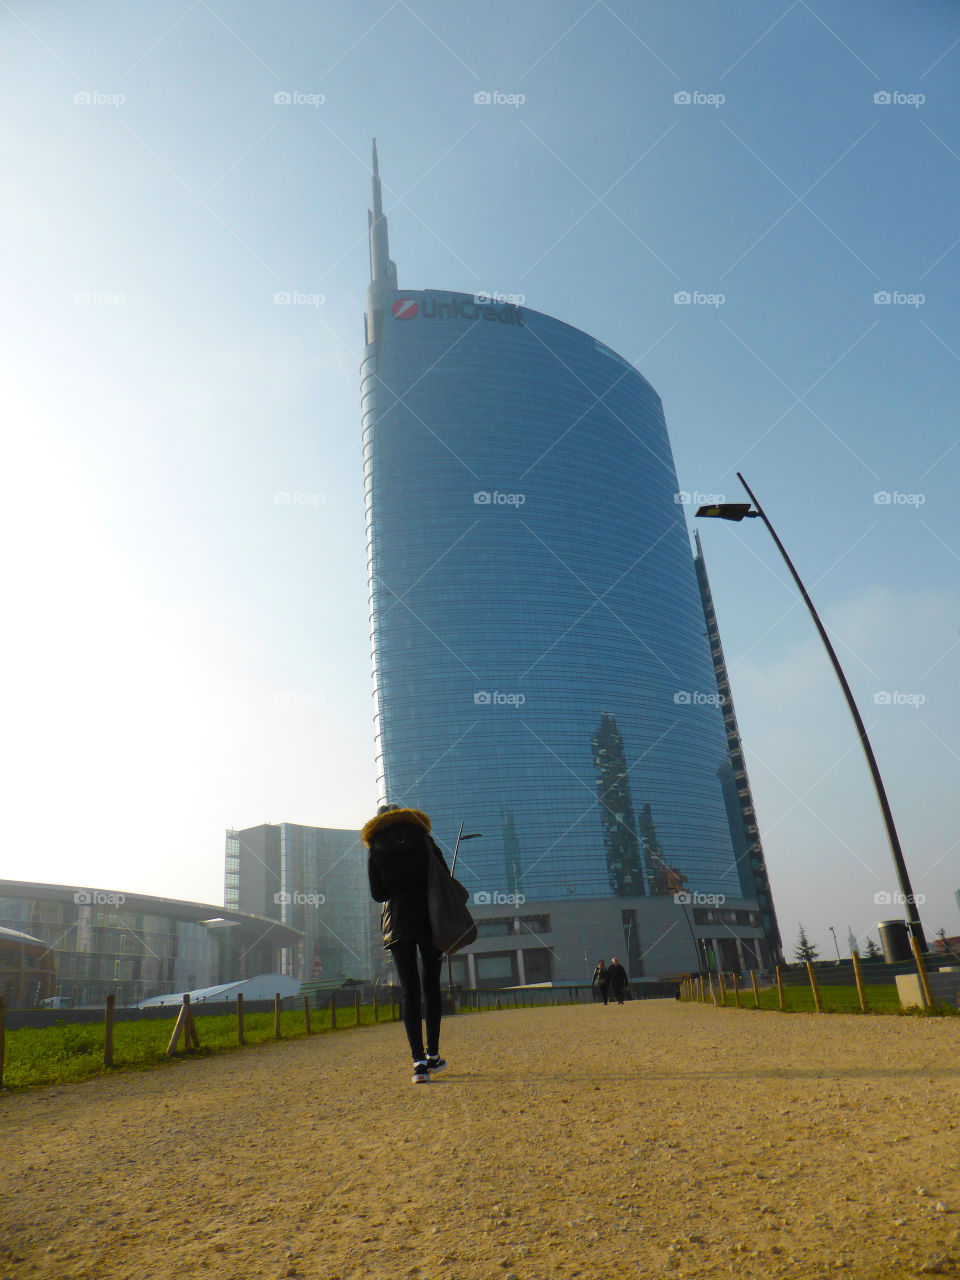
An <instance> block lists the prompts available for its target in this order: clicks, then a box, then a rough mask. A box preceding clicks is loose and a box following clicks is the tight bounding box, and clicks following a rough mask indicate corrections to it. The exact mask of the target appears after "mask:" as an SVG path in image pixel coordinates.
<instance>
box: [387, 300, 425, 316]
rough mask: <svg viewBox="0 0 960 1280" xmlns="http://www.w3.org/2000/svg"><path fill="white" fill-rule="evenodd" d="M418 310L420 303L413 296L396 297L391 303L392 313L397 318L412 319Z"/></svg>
mask: <svg viewBox="0 0 960 1280" xmlns="http://www.w3.org/2000/svg"><path fill="white" fill-rule="evenodd" d="M419 310H420V303H419V302H417V301H416V299H414V298H398V299H397V300H396V302H395V303H394V304H393V314H394V315H395V316H396V317H397V319H398V320H412V319H413V317H414V316H415V315H416V314H417V312H418V311H419Z"/></svg>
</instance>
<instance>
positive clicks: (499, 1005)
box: [496, 991, 502, 1009]
mask: <svg viewBox="0 0 960 1280" xmlns="http://www.w3.org/2000/svg"><path fill="white" fill-rule="evenodd" d="M496 1008H497V1009H500V1008H502V1006H501V1004H500V992H499V991H498V992H497V1003H496Z"/></svg>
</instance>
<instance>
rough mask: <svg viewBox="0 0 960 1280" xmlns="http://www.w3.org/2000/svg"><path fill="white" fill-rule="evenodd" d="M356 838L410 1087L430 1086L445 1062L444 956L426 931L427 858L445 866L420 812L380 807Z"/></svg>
mask: <svg viewBox="0 0 960 1280" xmlns="http://www.w3.org/2000/svg"><path fill="white" fill-rule="evenodd" d="M361 838H362V839H363V842H364V844H365V845H366V846H367V848H368V849H369V850H370V854H369V858H368V861H367V873H368V876H369V880H370V893H371V896H372V897H373V898H374V900H375V901H377V902H382V903H383V909H382V911H381V914H380V927H381V931H382V933H383V945H384V947H385V948H386V949H387V950H388V951H389V952H390V953H391V955H392V956H393V960H394V964H395V965H396V967H397V978H398V980H399V982H400V1004H401V1008H402V1011H403V1025H404V1028H405V1030H406V1033H407V1040H408V1042H409V1044H410V1052H411V1053H412V1054H413V1083H414V1084H429V1082H430V1076H431V1073H434V1074H435V1073H436V1072H438V1071H442V1070H443V1068H444V1067H445V1066H446V1065H447V1064H446V1062H444V1060H443V1058H441V1057H440V1020H441V1015H442V997H441V994H440V973H441V969H442V966H443V952H442V951H441V950H440V948H439V947H438V946H436V945H435V943H434V941H433V935H432V932H431V928H430V910H429V906H428V902H427V879H428V868H429V865H430V859H431V858H439V859H440V861H441V862H443V863H444V866H446V862H445V860H444V857H443V854H442V853H441V852H440V848H439V846H438V845H437V843H436V842H435V841H434V839H433V837H432V836H431V835H430V819H429V818H428V817H427V815H426V814H425V813H421V812H420V810H419V809H401V808H400V807H399V806H397V805H384V806H383V807H382V808H381V809H380V810H379V812H378V813H377V816H376V817H375V818H372V819H371V820H370V821H369V822H368V823H367V825H366V826H365V827H364V828H363V831H362V832H361ZM418 955H419V963H418ZM421 966H422V968H423V985H422V987H421V982H420V968H421ZM423 1014H425V1015H426V1024H427V1039H426V1046H424V1039H423V1025H422V1018H423Z"/></svg>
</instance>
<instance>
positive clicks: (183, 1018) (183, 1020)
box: [167, 996, 190, 1058]
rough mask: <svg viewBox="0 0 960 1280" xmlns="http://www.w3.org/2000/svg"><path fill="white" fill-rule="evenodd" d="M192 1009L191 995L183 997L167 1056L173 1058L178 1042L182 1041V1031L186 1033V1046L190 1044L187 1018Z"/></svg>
mask: <svg viewBox="0 0 960 1280" xmlns="http://www.w3.org/2000/svg"><path fill="white" fill-rule="evenodd" d="M189 1009H190V997H189V996H184V997H183V1004H182V1005H181V1006H180V1012H179V1013H178V1014H177V1021H176V1023H175V1025H174V1028H173V1035H172V1036H171V1037H170V1043H169V1044H168V1045H167V1057H168V1058H172V1057H173V1055H174V1054H175V1053H176V1052H177V1044H178V1043H179V1041H180V1032H181V1031H182V1032H183V1033H184V1037H183V1044H184V1048H186V1047H187V1046H188V1045H189V1044H190V1032H189V1031H188V1030H187V1019H188V1017H189V1016H190V1015H189Z"/></svg>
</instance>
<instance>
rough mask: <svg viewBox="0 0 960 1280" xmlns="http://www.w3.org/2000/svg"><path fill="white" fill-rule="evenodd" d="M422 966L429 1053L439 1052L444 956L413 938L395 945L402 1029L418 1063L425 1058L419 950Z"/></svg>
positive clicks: (393, 949)
mask: <svg viewBox="0 0 960 1280" xmlns="http://www.w3.org/2000/svg"><path fill="white" fill-rule="evenodd" d="M418 947H419V951H420V956H421V958H422V963H423V1003H424V1005H425V1006H426V1017H427V1053H430V1054H436V1053H439V1052H440V1015H441V1012H442V1008H441V1002H440V1000H441V997H440V971H441V969H442V967H443V952H442V951H441V950H440V949H439V947H435V946H434V945H433V943H432V942H421V943H419V944H418V943H417V942H415V941H414V940H413V939H412V938H405V939H404V940H403V941H402V942H395V943H394V944H393V946H392V947H391V948H390V951H391V953H392V955H393V959H394V962H395V964H396V966H397V977H398V978H399V979H400V1005H401V1008H402V1010H403V1025H404V1027H405V1028H406V1032H407V1039H408V1040H409V1041H410V1052H411V1053H412V1054H413V1058H414V1061H415V1062H422V1061H423V1059H424V1058H425V1057H426V1054H425V1053H424V1051H423V1027H422V1026H421V1022H420V1019H421V1009H420V969H419V966H418V965H417V949H418Z"/></svg>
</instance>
